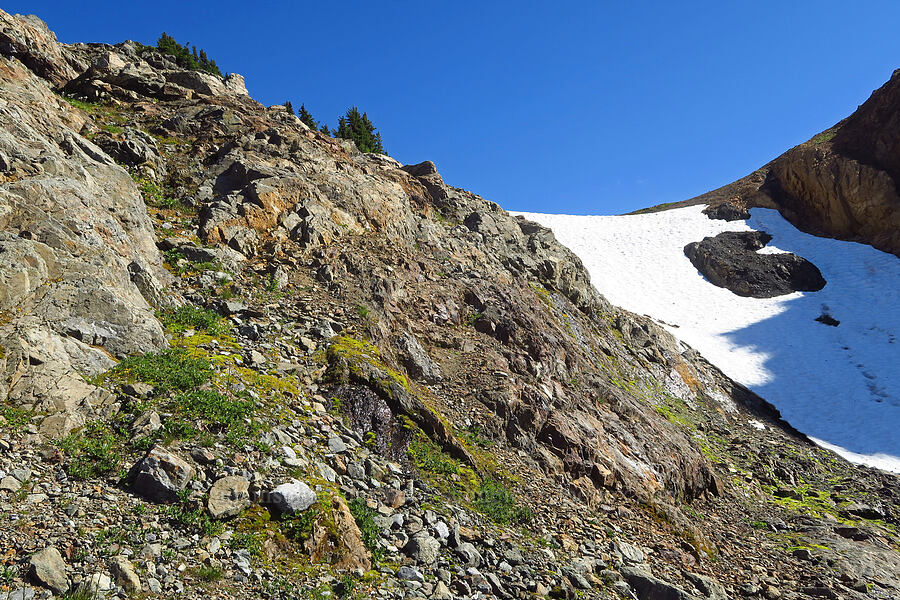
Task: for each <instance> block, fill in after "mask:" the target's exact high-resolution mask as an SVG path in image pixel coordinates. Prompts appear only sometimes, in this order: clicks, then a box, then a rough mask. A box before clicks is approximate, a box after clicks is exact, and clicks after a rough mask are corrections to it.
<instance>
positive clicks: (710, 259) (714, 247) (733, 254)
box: [684, 231, 825, 298]
mask: <svg viewBox="0 0 900 600" xmlns="http://www.w3.org/2000/svg"><path fill="white" fill-rule="evenodd" d="M771 239H772V236H771V235H769V234H767V233H765V232H763V231H726V232H724V233H720V234H719V235H717V236H715V237H706V238H703V241H700V242H691V243H690V244H688V245H687V246H685V247H684V254H685V256H687V257H688V258H689V259H690V261H691V264H693V265H694V266H695V267H696V268H697V270H698V271H700V273H702V274H703V276H704V277H706V279H707V280H709V282H710V283H712V284H714V285H717V286H719V287H723V288H727V289H729V290H731V291H732V292H734V293H735V294H737V295H738V296H750V297H753V298H772V297H773V296H782V295H784V294H790V293H791V292H817V291H819V290H821V289H822V288H823V287H825V279H824V278H823V277H822V273H821V272H819V269H818V268H817V267H816V266H815V265H814V264H812V263H811V262H809V261H808V260H806V259H805V258H801V257H799V256H796V255H794V254H790V253H779V254H759V253H757V252H756V251H757V250H759V249H761V248H763V247H764V246H765V245H766V244H768V243H769V241H771Z"/></svg>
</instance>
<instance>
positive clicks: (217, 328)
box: [158, 304, 230, 336]
mask: <svg viewBox="0 0 900 600" xmlns="http://www.w3.org/2000/svg"><path fill="white" fill-rule="evenodd" d="M158 316H159V320H160V321H161V322H162V324H163V325H165V326H166V328H167V329H168V330H169V331H172V332H175V333H179V332H182V331H187V330H188V329H196V330H199V331H204V332H206V333H207V334H209V335H212V336H219V335H225V334H226V333H228V331H229V330H230V325H229V323H228V321H226V320H225V319H223V318H222V317H220V316H219V314H218V313H217V312H216V311H214V310H209V309H206V308H200V307H198V306H194V305H192V304H182V305H181V306H179V307H178V308H176V309H175V310H171V309H169V310H163V311H160V312H159V314H158Z"/></svg>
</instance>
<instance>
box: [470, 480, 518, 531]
mask: <svg viewBox="0 0 900 600" xmlns="http://www.w3.org/2000/svg"><path fill="white" fill-rule="evenodd" d="M475 508H477V509H478V510H479V511H481V512H482V513H484V514H485V515H486V516H487V517H489V518H490V519H491V520H492V521H494V522H495V523H500V524H501V525H508V524H510V523H524V522H527V521H530V520H531V518H532V514H531V511H530V510H528V508H526V507H522V506H519V504H518V502H516V498H515V496H513V495H512V492H510V491H509V490H508V489H507V488H506V486H504V485H503V484H502V483H501V482H499V481H497V480H494V479H486V480H485V481H483V482H482V484H481V488H480V489H479V490H478V493H477V494H476V495H475Z"/></svg>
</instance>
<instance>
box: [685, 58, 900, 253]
mask: <svg viewBox="0 0 900 600" xmlns="http://www.w3.org/2000/svg"><path fill="white" fill-rule="evenodd" d="M898 144H900V72H897V71H895V72H894V74H893V76H892V77H891V79H890V81H888V82H887V83H885V84H884V85H883V86H882V87H881V88H879V89H878V90H876V91H875V92H873V93H872V96H871V97H870V98H869V99H868V100H867V101H866V102H865V103H864V104H863V105H862V106H860V107H859V108H858V109H857V111H856V112H855V113H853V114H852V115H851V116H849V117H848V118H846V119H844V120H843V121H841V122H840V123H838V124H837V125H835V126H834V127H832V128H831V129H828V130H826V131H824V132H822V133H820V134H819V135H817V136H815V137H813V138H812V139H811V140H809V141H808V142H806V143H804V144H801V145H799V146H797V147H795V148H792V149H791V150H789V151H787V152H785V153H784V154H783V155H781V156H779V157H778V158H776V159H775V160H773V161H772V162H771V163H769V164H768V165H766V166H765V167H763V168H762V169H760V171H757V172H756V173H754V174H753V175H751V176H749V177H747V178H744V179H742V180H740V181H738V182H735V183H733V184H729V185H728V186H725V187H723V188H720V189H718V190H715V191H712V192H709V193H708V194H704V195H703V196H700V197H698V198H696V199H694V200H693V201H691V202H705V203H709V204H714V205H716V204H720V203H723V202H729V203H732V204H735V205H739V206H743V207H751V206H762V207H767V208H772V207H774V208H778V209H779V210H780V211H781V213H782V214H783V215H784V217H785V218H786V219H788V220H789V221H791V223H793V224H794V225H795V226H796V227H798V228H799V229H801V230H803V231H806V232H809V233H813V234H817V235H825V236H829V237H835V238H838V239H843V240H850V241H857V242H862V243H865V244H870V245H872V246H874V247H875V248H878V249H879V250H884V251H885V252H891V253H893V254H897V255H900V195H898V188H897V183H898V181H900V162H898V161H900V159H898V156H900V152H898V150H900V148H898Z"/></svg>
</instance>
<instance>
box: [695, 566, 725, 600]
mask: <svg viewBox="0 0 900 600" xmlns="http://www.w3.org/2000/svg"><path fill="white" fill-rule="evenodd" d="M685 576H686V577H687V578H688V579H690V580H691V582H692V583H693V584H694V586H695V587H696V588H697V589H698V590H700V591H701V592H702V593H703V595H704V596H706V597H707V598H709V600H729V598H728V592H726V591H725V587H724V586H723V585H722V584H721V583H719V582H718V581H716V580H715V579H713V578H712V577H709V576H707V575H701V574H699V573H690V572H686V573H685Z"/></svg>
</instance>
